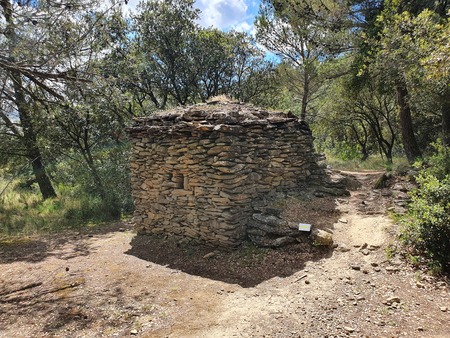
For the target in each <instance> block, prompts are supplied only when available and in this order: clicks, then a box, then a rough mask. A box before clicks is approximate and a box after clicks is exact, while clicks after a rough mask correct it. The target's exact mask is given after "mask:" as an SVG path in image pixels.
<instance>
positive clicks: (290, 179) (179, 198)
mask: <svg viewBox="0 0 450 338" xmlns="http://www.w3.org/2000/svg"><path fill="white" fill-rule="evenodd" d="M128 132H129V135H130V139H131V142H132V156H131V161H130V162H131V163H130V166H131V174H132V191H133V197H134V200H135V206H136V209H135V214H134V219H133V221H134V223H135V224H136V227H137V229H138V232H140V233H151V234H170V235H176V236H180V237H187V238H191V239H196V240H199V241H200V242H203V243H208V244H212V245H215V246H221V247H232V246H237V245H239V244H240V243H241V242H242V241H243V240H244V239H246V238H247V230H248V223H249V221H250V219H251V218H252V216H253V214H254V212H255V211H254V207H253V206H254V204H253V202H254V201H255V200H258V198H261V196H265V195H267V194H269V193H273V192H289V191H293V190H295V191H301V189H305V188H307V187H308V185H310V184H317V183H320V182H321V181H322V179H323V178H324V176H325V174H324V171H323V169H322V168H321V167H319V166H318V165H317V161H316V155H315V152H314V148H313V137H312V135H311V131H310V129H309V127H308V125H307V124H306V123H304V122H302V121H300V120H298V119H297V118H296V117H295V116H294V115H292V114H285V113H282V112H268V111H267V110H263V109H258V108H255V107H253V106H251V105H247V104H242V103H237V102H219V101H216V102H210V103H208V104H199V105H195V106H191V107H187V108H178V109H175V110H173V111H169V112H161V113H155V114H154V115H152V116H150V117H144V118H137V119H136V120H135V121H134V124H133V126H132V127H130V128H128Z"/></svg>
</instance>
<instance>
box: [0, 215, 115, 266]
mask: <svg viewBox="0 0 450 338" xmlns="http://www.w3.org/2000/svg"><path fill="white" fill-rule="evenodd" d="M123 228H124V224H123V223H122V222H115V223H108V224H104V225H98V226H95V227H90V228H79V229H77V230H70V231H64V232H60V233H56V234H44V235H39V236H29V237H28V236H20V237H19V236H10V237H0V264H8V263H13V262H32V263H37V262H40V261H42V260H44V259H46V258H47V257H57V258H60V259H66V260H67V259H70V258H74V257H77V256H87V255H89V253H90V251H91V245H90V244H89V242H88V241H87V240H88V239H90V238H92V237H96V236H100V235H105V234H108V233H113V232H116V231H119V230H120V229H123ZM67 247H70V248H69V249H67Z"/></svg>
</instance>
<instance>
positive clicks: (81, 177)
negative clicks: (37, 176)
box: [53, 145, 134, 219]
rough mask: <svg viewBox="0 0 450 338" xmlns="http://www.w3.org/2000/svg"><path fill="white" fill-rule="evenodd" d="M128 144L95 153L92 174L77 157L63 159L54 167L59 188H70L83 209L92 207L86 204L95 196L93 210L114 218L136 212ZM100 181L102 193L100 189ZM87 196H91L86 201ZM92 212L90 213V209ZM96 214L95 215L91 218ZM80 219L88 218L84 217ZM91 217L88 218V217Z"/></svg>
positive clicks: (55, 179) (93, 216)
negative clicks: (93, 173)
mask: <svg viewBox="0 0 450 338" xmlns="http://www.w3.org/2000/svg"><path fill="white" fill-rule="evenodd" d="M128 151H129V149H128V146H127V145H122V146H114V147H110V148H105V149H103V150H102V151H98V152H97V153H96V154H95V157H96V162H95V167H96V174H97V175H98V176H93V175H92V172H91V170H90V168H89V167H87V166H86V165H85V164H84V162H83V160H82V159H81V158H80V157H79V156H78V157H77V156H74V157H73V159H72V160H70V161H69V160H68V161H62V162H60V163H58V164H57V165H56V167H55V168H54V170H53V172H54V181H55V182H56V183H58V185H59V187H60V188H61V187H63V188H64V187H65V188H64V189H68V188H69V187H70V192H68V191H67V192H68V193H70V194H71V195H72V196H73V197H74V198H75V199H79V200H80V203H81V208H78V209H82V210H90V209H89V208H88V205H87V203H86V204H83V201H86V202H89V203H90V200H91V199H92V200H93V201H94V204H95V206H94V207H93V209H92V210H99V209H102V210H99V212H101V213H103V214H105V215H107V217H109V218H111V219H117V218H119V217H120V215H121V214H128V213H130V212H132V211H133V208H134V204H133V200H132V197H131V185H130V176H129V175H130V173H129V167H128V157H129V156H128V155H129V154H128ZM97 179H100V180H101V184H102V191H101V193H102V194H103V195H102V194H101V193H100V192H99V189H98V184H99V181H98V180H97ZM86 196H89V197H88V198H87V200H86ZM88 214H89V212H88ZM95 217H97V216H95V215H93V214H92V217H91V218H95ZM81 218H85V217H84V216H82V217H81ZM88 218H89V217H88Z"/></svg>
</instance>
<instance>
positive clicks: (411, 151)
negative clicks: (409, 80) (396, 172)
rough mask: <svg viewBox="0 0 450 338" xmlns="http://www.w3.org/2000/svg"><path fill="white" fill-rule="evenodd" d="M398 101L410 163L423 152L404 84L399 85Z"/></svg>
mask: <svg viewBox="0 0 450 338" xmlns="http://www.w3.org/2000/svg"><path fill="white" fill-rule="evenodd" d="M395 90H396V92H397V103H398V105H399V108H400V128H401V133H402V141H403V147H404V149H405V153H406V157H407V158H408V162H409V163H413V162H414V161H415V160H416V159H417V158H419V157H421V156H422V153H421V151H420V149H419V146H418V145H417V141H416V137H415V135H414V128H413V124H412V117H411V107H410V106H409V103H408V90H407V89H406V87H405V86H404V85H397V86H396V88H395Z"/></svg>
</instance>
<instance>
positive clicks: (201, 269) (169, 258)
mask: <svg viewBox="0 0 450 338" xmlns="http://www.w3.org/2000/svg"><path fill="white" fill-rule="evenodd" d="M130 244H131V249H130V250H128V251H127V252H125V253H126V254H128V255H133V256H135V257H138V258H140V259H143V260H146V261H149V262H152V263H155V264H158V265H164V266H167V267H169V268H171V269H175V270H181V271H183V272H185V273H188V274H191V275H196V276H201V277H205V278H209V279H213V280H219V281H223V282H226V283H230V284H239V285H240V286H242V287H254V286H256V285H258V284H260V283H261V282H264V281H266V280H268V279H271V278H273V277H287V276H290V275H292V274H294V273H296V272H297V271H300V270H302V269H303V268H304V267H305V263H306V262H308V261H311V260H319V259H322V258H326V257H329V256H330V255H331V253H332V250H331V249H329V248H323V247H322V248H321V247H314V246H312V245H311V244H309V243H298V244H293V245H290V246H286V247H283V248H278V249H269V248H258V247H255V246H254V245H252V244H250V243H246V244H244V245H242V246H241V247H240V248H238V249H236V250H233V251H219V250H216V249H213V248H211V247H205V246H201V245H193V244H180V243H179V242H177V241H176V240H175V239H172V238H164V237H163V236H149V235H137V236H135V237H134V238H133V240H132V241H131V243H130Z"/></svg>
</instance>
